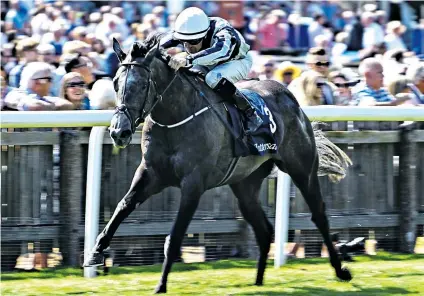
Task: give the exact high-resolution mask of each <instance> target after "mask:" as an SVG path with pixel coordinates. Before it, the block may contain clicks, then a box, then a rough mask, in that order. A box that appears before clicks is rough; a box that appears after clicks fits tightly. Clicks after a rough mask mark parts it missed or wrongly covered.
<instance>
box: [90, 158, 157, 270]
mask: <svg viewBox="0 0 424 296" xmlns="http://www.w3.org/2000/svg"><path fill="white" fill-rule="evenodd" d="M163 187H164V186H163V185H161V183H160V182H159V179H158V178H157V177H156V175H155V173H154V171H153V170H148V169H147V168H146V167H145V165H144V163H143V162H142V163H141V164H140V166H139V167H138V169H137V171H136V173H135V174H134V178H133V180H132V183H131V187H130V189H129V191H128V192H127V194H125V196H124V197H123V198H122V200H121V201H120V202H119V203H118V205H117V207H116V209H115V212H114V213H113V216H112V218H111V219H110V220H109V222H108V223H107V225H106V227H105V228H104V229H103V231H102V232H101V233H100V234H99V235H98V236H97V240H96V244H95V246H94V248H93V250H92V252H91V253H90V254H88V256H87V257H86V259H85V261H84V266H96V265H102V264H103V250H104V249H106V248H107V247H108V246H109V244H110V241H111V240H112V237H113V235H114V234H115V232H116V230H117V229H118V227H119V225H120V224H121V222H122V221H123V220H124V219H125V218H126V217H128V216H129V215H130V214H131V213H132V211H134V209H135V208H136V206H137V205H139V204H142V203H143V202H144V201H146V200H147V199H148V198H149V197H150V196H151V195H153V194H155V193H158V192H159V191H161V190H162V189H163Z"/></svg>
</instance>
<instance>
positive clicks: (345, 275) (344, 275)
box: [337, 267, 352, 282]
mask: <svg viewBox="0 0 424 296" xmlns="http://www.w3.org/2000/svg"><path fill="white" fill-rule="evenodd" d="M337 277H338V278H339V279H340V280H342V281H346V282H349V281H350V280H351V279H352V274H351V273H350V271H349V269H347V268H346V267H342V269H340V271H339V272H337Z"/></svg>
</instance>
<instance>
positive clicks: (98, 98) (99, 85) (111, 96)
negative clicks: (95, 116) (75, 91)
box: [88, 78, 116, 110]
mask: <svg viewBox="0 0 424 296" xmlns="http://www.w3.org/2000/svg"><path fill="white" fill-rule="evenodd" d="M88 98H89V99H90V106H91V107H92V108H93V109H98V110H106V109H110V108H114V107H115V105H116V101H115V100H116V93H115V90H114V88H113V82H112V81H111V80H110V79H105V78H104V79H99V80H97V81H96V82H95V83H94V84H93V88H92V89H91V91H90V93H89V95H88Z"/></svg>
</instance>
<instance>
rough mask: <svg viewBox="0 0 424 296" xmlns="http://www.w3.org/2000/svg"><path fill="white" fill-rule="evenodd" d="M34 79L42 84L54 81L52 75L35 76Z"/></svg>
mask: <svg viewBox="0 0 424 296" xmlns="http://www.w3.org/2000/svg"><path fill="white" fill-rule="evenodd" d="M33 80H34V81H36V82H37V83H40V84H46V83H49V82H52V78H51V77H40V78H34V79H33Z"/></svg>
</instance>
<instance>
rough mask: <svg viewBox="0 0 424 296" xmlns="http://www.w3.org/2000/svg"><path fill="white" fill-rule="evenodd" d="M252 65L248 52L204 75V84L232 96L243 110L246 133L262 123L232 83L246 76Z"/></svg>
mask: <svg viewBox="0 0 424 296" xmlns="http://www.w3.org/2000/svg"><path fill="white" fill-rule="evenodd" d="M251 66H252V57H251V56H250V54H248V55H247V56H246V57H245V58H244V59H240V60H234V61H229V62H227V63H225V64H221V65H218V66H216V67H215V68H213V69H212V70H211V71H210V72H209V73H208V74H207V75H206V79H205V81H206V84H208V85H209V86H210V87H211V88H212V89H213V90H215V91H216V92H218V93H219V94H220V95H222V96H223V97H225V98H229V97H232V98H233V99H234V101H235V103H236V105H237V107H238V108H239V109H240V110H242V111H243V112H244V114H245V115H246V117H247V119H248V121H247V129H246V133H252V132H254V131H256V130H257V129H258V128H259V126H260V125H261V124H262V119H261V118H260V117H259V116H258V114H257V113H256V111H255V109H254V108H253V106H252V105H251V104H250V102H249V100H248V99H247V98H246V97H245V96H244V95H243V93H241V92H240V91H239V90H238V89H237V88H236V87H235V85H234V83H236V82H237V81H240V80H242V79H244V78H246V77H247V75H248V74H249V71H250V68H251Z"/></svg>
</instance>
